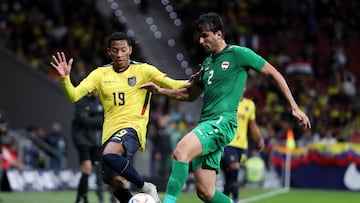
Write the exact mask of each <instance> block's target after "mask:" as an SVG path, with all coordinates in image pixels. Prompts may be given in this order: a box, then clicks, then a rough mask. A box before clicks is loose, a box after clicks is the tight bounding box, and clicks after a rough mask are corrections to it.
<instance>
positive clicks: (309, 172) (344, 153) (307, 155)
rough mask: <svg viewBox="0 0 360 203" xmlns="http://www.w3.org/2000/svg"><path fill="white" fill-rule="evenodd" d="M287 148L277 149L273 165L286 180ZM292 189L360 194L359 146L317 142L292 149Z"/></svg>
mask: <svg viewBox="0 0 360 203" xmlns="http://www.w3.org/2000/svg"><path fill="white" fill-rule="evenodd" d="M285 158H286V148H285V147H284V146H281V147H277V148H275V149H274V153H273V156H272V159H271V161H272V164H273V165H274V166H275V167H276V169H277V172H278V173H279V174H280V177H283V175H281V174H283V173H284V165H285ZM290 167H291V179H290V185H291V187H297V188H313V189H335V190H351V191H360V145H359V144H350V143H337V144H321V143H315V144H313V145H310V146H308V147H306V148H297V149H293V150H291V165H290Z"/></svg>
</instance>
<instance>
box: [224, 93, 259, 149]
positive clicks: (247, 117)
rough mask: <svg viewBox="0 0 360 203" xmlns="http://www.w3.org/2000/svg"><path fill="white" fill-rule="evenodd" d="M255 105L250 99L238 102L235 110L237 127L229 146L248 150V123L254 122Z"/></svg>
mask: <svg viewBox="0 0 360 203" xmlns="http://www.w3.org/2000/svg"><path fill="white" fill-rule="evenodd" d="M255 110H256V109H255V103H254V102H253V101H252V100H251V99H247V98H243V99H241V100H240V102H239V105H238V109H237V122H238V127H237V130H236V134H235V136H234V139H233V140H232V141H231V142H230V144H229V146H232V147H237V148H242V149H247V148H248V139H247V134H248V123H249V121H252V120H255V118H256V112H255Z"/></svg>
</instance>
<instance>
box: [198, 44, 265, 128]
mask: <svg viewBox="0 0 360 203" xmlns="http://www.w3.org/2000/svg"><path fill="white" fill-rule="evenodd" d="M264 64H265V60H264V59H263V58H262V57H261V56H259V55H257V54H256V53H255V52H253V51H252V50H251V49H248V48H246V47H240V46H236V45H228V46H227V47H226V48H225V49H224V50H222V51H221V52H220V53H219V54H216V55H210V56H209V57H207V58H206V59H205V60H204V62H203V64H202V67H203V68H204V74H203V75H202V76H201V77H200V78H199V80H198V81H197V84H198V85H199V86H201V87H203V88H204V103H203V107H202V111H201V115H200V121H199V122H202V121H205V120H211V119H214V118H217V117H218V116H219V115H226V116H229V118H230V119H232V118H233V120H234V121H235V122H236V112H237V107H238V104H239V101H240V98H241V96H242V94H243V90H244V86H245V84H246V81H247V78H248V71H249V69H253V70H255V71H257V72H259V71H261V69H262V67H263V66H264Z"/></svg>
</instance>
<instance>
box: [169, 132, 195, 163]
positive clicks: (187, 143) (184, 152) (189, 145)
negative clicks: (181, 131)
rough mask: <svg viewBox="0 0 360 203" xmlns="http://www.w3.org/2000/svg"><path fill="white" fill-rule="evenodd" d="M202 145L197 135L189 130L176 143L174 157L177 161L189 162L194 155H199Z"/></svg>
mask: <svg viewBox="0 0 360 203" xmlns="http://www.w3.org/2000/svg"><path fill="white" fill-rule="evenodd" d="M201 152H202V145H201V143H200V140H199V139H198V137H197V136H196V135H195V134H194V133H193V132H189V133H188V134H186V135H185V136H184V137H183V138H182V139H181V140H180V141H179V142H178V143H177V145H176V149H175V152H174V158H175V160H177V161H184V162H189V161H190V160H191V159H193V158H194V157H196V156H199V155H201Z"/></svg>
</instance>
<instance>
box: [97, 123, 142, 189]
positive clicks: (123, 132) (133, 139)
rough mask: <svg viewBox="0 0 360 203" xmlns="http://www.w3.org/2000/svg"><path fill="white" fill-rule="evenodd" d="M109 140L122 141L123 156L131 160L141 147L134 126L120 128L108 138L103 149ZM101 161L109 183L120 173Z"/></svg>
mask: <svg viewBox="0 0 360 203" xmlns="http://www.w3.org/2000/svg"><path fill="white" fill-rule="evenodd" d="M109 142H116V143H120V142H122V143H123V145H124V148H125V154H124V155H123V156H124V157H126V158H127V159H129V160H130V161H131V158H132V157H133V155H134V154H135V153H136V152H137V151H138V150H139V148H140V141H139V138H138V135H137V132H136V130H134V129H133V128H122V129H120V130H118V131H117V132H116V133H114V134H113V135H112V136H111V137H110V139H108V140H107V141H106V142H105V143H104V144H103V146H102V150H104V149H105V147H106V145H107V143H109ZM101 163H102V164H101V165H102V173H103V180H104V182H105V183H107V184H109V182H110V180H111V179H112V178H113V177H115V176H118V175H119V173H118V172H116V171H115V170H113V169H112V168H110V167H109V166H108V165H107V164H104V162H101Z"/></svg>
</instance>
